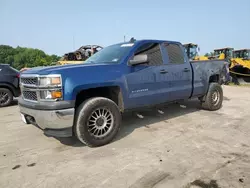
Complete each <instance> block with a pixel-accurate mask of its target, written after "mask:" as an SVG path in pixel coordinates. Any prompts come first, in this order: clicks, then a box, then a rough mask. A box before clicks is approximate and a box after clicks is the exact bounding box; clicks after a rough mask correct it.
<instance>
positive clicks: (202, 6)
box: [0, 0, 250, 55]
mask: <svg viewBox="0 0 250 188" xmlns="http://www.w3.org/2000/svg"><path fill="white" fill-rule="evenodd" d="M124 36H125V38H126V40H129V39H130V38H131V37H134V38H135V39H138V40H139V39H160V40H172V41H179V42H181V43H187V42H192V43H197V44H199V46H200V49H201V51H200V53H201V54H204V53H206V52H210V51H213V49H215V48H222V47H234V48H235V49H239V48H250V0H237V1H236V0H207V1H202V0H200V1H199V0H188V1H186V0H171V1H170V0H143V1H142V0H123V1H121V0H99V1H98V0H96V1H93V0H92V1H91V0H89V1H86V0H71V1H69V0H68V1H66V0H40V1H38V0H22V1H18V0H0V44H5V45H11V46H13V47H16V46H22V47H31V48H38V49H41V50H43V51H45V52H46V53H48V54H56V55H63V54H64V53H67V52H70V51H73V50H76V49H78V48H79V47H80V46H82V45H87V44H97V45H101V46H104V47H105V46H108V45H111V44H114V43H119V42H122V41H124Z"/></svg>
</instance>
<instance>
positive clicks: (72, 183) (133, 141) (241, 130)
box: [0, 86, 250, 188]
mask: <svg viewBox="0 0 250 188" xmlns="http://www.w3.org/2000/svg"><path fill="white" fill-rule="evenodd" d="M249 94H250V88H243V87H234V86H224V103H223V108H222V109H220V110H219V111H215V112H209V111H204V110H201V109H200V106H199V103H198V102H197V101H195V100H192V101H189V102H185V103H184V104H183V105H179V104H175V105H169V106H167V107H166V108H164V109H163V111H164V112H165V113H164V114H160V113H158V112H157V111H156V110H150V111H145V112H143V113H142V114H143V115H144V116H145V117H144V119H139V118H137V117H135V116H133V115H131V114H126V115H124V120H123V126H122V129H121V131H120V133H119V135H118V137H117V138H116V140H115V141H114V142H112V143H111V144H109V145H106V146H103V147H100V148H89V147H87V146H84V145H82V144H81V143H79V142H78V141H77V140H75V139H70V138H65V139H60V140H58V139H55V138H49V137H46V136H44V135H43V133H42V131H41V130H39V129H38V128H36V127H34V126H32V125H25V124H23V123H22V122H21V118H20V115H19V111H18V106H17V105H13V106H10V107H7V108H1V109H0V187H6V188H7V187H8V188H12V187H13V188H18V187H24V188H27V187H29V188H32V187H35V188H40V187H53V188H56V187H67V188H68V187H71V188H75V187H77V188H78V187H87V188H89V187H90V188H92V187H107V188H113V187H114V188H123V187H126V188H127V187H130V188H151V187H154V188H168V187H170V188H172V187H177V188H178V187H183V188H193V187H196V188H199V187H201V188H209V187H211V188H224V187H225V188H230V187H233V188H235V187H236V188H237V187H246V188H247V187H250V157H249V156H250V136H249V135H250V123H249V120H250V116H249V112H250V95H249Z"/></svg>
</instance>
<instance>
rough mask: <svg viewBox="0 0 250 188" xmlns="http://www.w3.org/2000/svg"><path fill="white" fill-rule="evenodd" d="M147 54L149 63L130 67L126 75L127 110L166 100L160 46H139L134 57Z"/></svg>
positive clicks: (164, 71) (164, 72)
mask: <svg viewBox="0 0 250 188" xmlns="http://www.w3.org/2000/svg"><path fill="white" fill-rule="evenodd" d="M144 53H145V54H147V55H148V57H149V62H148V63H147V64H143V65H135V66H131V73H129V74H127V75H126V81H127V86H128V88H127V89H128V99H129V106H127V107H128V108H134V107H143V106H149V105H155V104H159V103H162V102H165V101H166V100H168V98H169V96H168V94H169V93H168V90H169V87H166V84H168V83H167V82H166V74H167V72H166V69H165V68H166V65H164V64H163V59H162V54H161V48H160V45H159V44H157V43H147V44H143V45H142V46H140V47H139V48H138V49H137V50H136V52H135V53H134V54H135V55H138V54H144Z"/></svg>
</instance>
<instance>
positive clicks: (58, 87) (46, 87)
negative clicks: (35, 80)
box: [39, 74, 63, 100]
mask: <svg viewBox="0 0 250 188" xmlns="http://www.w3.org/2000/svg"><path fill="white" fill-rule="evenodd" d="M39 87H40V88H41V90H40V99H42V100H61V99H62V98H63V93H62V79H61V75H57V74H56V75H47V76H41V77H39Z"/></svg>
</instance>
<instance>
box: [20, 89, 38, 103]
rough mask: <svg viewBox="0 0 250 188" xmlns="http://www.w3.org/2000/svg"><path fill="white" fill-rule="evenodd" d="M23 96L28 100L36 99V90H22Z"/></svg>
mask: <svg viewBox="0 0 250 188" xmlns="http://www.w3.org/2000/svg"><path fill="white" fill-rule="evenodd" d="M22 94H23V98H24V99H26V100H30V101H37V93H36V91H23V92H22Z"/></svg>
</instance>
